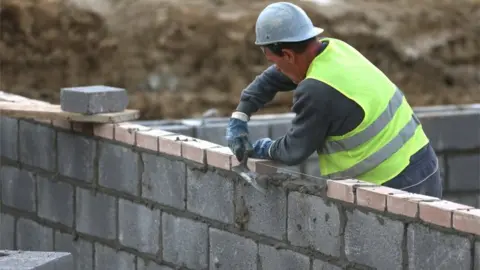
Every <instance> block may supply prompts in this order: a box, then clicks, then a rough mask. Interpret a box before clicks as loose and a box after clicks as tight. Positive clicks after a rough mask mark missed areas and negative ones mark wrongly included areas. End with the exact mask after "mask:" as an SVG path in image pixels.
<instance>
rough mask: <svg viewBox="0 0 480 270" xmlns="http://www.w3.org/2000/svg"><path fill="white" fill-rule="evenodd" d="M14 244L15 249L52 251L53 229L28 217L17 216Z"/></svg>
mask: <svg viewBox="0 0 480 270" xmlns="http://www.w3.org/2000/svg"><path fill="white" fill-rule="evenodd" d="M16 244H17V249H21V250H34V251H52V250H53V229H50V228H47V227H44V226H42V225H40V224H38V223H36V222H35V221H32V220H29V219H24V218H19V219H18V220H17V243H16Z"/></svg>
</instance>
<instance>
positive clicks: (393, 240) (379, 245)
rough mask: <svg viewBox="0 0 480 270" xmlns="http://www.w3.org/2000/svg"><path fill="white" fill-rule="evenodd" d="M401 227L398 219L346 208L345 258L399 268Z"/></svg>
mask: <svg viewBox="0 0 480 270" xmlns="http://www.w3.org/2000/svg"><path fill="white" fill-rule="evenodd" d="M403 229H404V225H403V223H402V222H401V221H396V220H391V219H389V218H386V217H382V216H379V215H376V214H374V213H363V212H361V211H359V210H356V209H355V210H353V212H347V225H346V227H345V236H344V237H345V254H346V255H347V259H348V260H349V261H352V262H356V263H361V264H364V265H368V266H370V267H373V268H376V269H391V270H394V269H398V270H400V269H402V242H403ZM379 254H382V256H379ZM416 269H423V268H416Z"/></svg>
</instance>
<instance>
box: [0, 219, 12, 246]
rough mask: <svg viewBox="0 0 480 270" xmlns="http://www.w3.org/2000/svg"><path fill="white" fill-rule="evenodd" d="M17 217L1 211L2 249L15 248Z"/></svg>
mask: <svg viewBox="0 0 480 270" xmlns="http://www.w3.org/2000/svg"><path fill="white" fill-rule="evenodd" d="M14 239H15V218H14V217H13V216H10V215H7V214H2V213H0V249H14V246H15V242H14Z"/></svg>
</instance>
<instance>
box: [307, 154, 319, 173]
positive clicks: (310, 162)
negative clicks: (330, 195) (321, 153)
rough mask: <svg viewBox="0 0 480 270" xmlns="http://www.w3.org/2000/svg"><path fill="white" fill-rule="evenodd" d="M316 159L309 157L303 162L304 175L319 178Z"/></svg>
mask: <svg viewBox="0 0 480 270" xmlns="http://www.w3.org/2000/svg"><path fill="white" fill-rule="evenodd" d="M318 162H319V161H318V157H310V158H308V159H307V160H306V161H305V174H306V175H311V176H314V177H320V165H319V163H318Z"/></svg>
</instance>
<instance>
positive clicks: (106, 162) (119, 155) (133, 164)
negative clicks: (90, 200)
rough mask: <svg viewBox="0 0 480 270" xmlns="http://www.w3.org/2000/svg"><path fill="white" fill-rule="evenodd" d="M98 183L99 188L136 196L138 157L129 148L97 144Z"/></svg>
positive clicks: (102, 143) (106, 143) (104, 143)
mask: <svg viewBox="0 0 480 270" xmlns="http://www.w3.org/2000/svg"><path fill="white" fill-rule="evenodd" d="M98 145H99V158H98V182H99V183H100V185H101V186H104V187H107V188H111V189H115V190H118V191H123V192H126V193H129V194H132V195H137V194H138V191H137V189H138V181H140V179H139V176H138V164H139V156H138V154H137V153H135V152H134V151H133V150H132V149H131V148H128V147H125V146H122V145H115V144H112V143H108V142H99V144H98Z"/></svg>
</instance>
